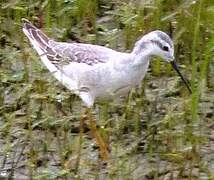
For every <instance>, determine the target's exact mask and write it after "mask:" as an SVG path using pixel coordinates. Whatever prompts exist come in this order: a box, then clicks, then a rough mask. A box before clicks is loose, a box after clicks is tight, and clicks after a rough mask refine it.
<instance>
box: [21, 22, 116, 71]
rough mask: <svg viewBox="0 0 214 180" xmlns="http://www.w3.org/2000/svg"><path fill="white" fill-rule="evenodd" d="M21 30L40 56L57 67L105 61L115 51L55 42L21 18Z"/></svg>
mask: <svg viewBox="0 0 214 180" xmlns="http://www.w3.org/2000/svg"><path fill="white" fill-rule="evenodd" d="M23 21H24V26H23V31H24V33H25V34H26V36H27V37H28V38H29V40H30V41H31V43H32V44H33V45H34V48H35V49H36V50H37V52H38V53H39V55H40V56H46V57H47V59H48V60H49V61H50V62H51V63H52V64H54V65H55V66H56V67H57V68H59V67H60V66H63V65H68V64H70V63H72V62H76V63H85V64H88V65H90V66H93V65H95V64H98V63H106V62H108V61H109V60H110V57H112V53H113V55H114V53H117V52H116V51H114V50H112V49H109V48H106V47H103V46H97V45H91V44H83V43H63V42H56V41H54V40H52V39H50V38H48V37H47V36H46V35H45V34H44V33H42V31H40V30H39V29H38V28H36V27H35V26H34V25H32V23H31V22H29V21H28V20H26V19H23Z"/></svg>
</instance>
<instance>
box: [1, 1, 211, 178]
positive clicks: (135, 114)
mask: <svg viewBox="0 0 214 180" xmlns="http://www.w3.org/2000/svg"><path fill="white" fill-rule="evenodd" d="M23 17H24V18H27V19H29V20H31V21H32V22H33V23H34V24H35V25H36V26H37V27H39V28H41V29H42V30H43V31H44V32H45V33H46V34H48V35H49V36H50V37H53V38H54V39H55V40H59V41H67V42H73V41H76V42H87V43H92V44H99V45H103V46H106V47H110V48H113V49H116V50H119V51H130V50H131V49H132V47H133V44H134V43H135V41H136V40H137V39H138V38H139V37H140V36H142V35H143V34H145V33H147V32H149V31H151V30H154V29H160V30H162V31H165V32H167V33H168V34H170V36H171V37H172V38H173V40H174V43H175V56H176V60H177V63H178V64H179V66H180V69H181V71H182V73H183V75H184V76H186V78H187V79H189V81H190V84H191V88H192V91H193V93H192V94H191V95H190V94H189V92H188V91H187V90H186V88H185V86H184V85H183V84H182V82H181V80H180V78H179V77H178V76H177V74H176V73H175V72H174V71H173V70H172V68H171V66H170V65H168V64H165V63H164V62H162V61H161V60H160V59H158V58H154V60H152V62H151V65H150V69H149V71H148V73H147V75H146V77H145V79H144V80H143V81H142V87H141V88H140V89H133V90H132V91H131V92H130V93H129V95H128V97H127V98H124V99H122V100H121V101H111V102H99V103H97V104H96V105H95V106H94V116H95V118H96V119H97V124H98V127H99V130H100V132H101V134H102V135H103V138H104V139H105V140H106V141H107V142H108V144H109V146H110V147H111V158H110V160H109V161H107V162H105V163H104V162H103V161H102V160H101V158H100V157H99V149H98V147H97V145H96V143H95V141H94V139H93V138H92V136H91V134H90V131H88V129H87V127H85V128H84V135H83V139H82V143H81V148H79V123H80V121H79V120H80V118H81V115H82V113H83V107H82V103H81V101H80V99H79V98H78V97H77V96H75V95H73V94H71V93H70V92H69V91H68V90H67V89H65V88H64V87H63V86H62V85H61V84H60V83H59V82H58V81H56V80H55V79H54V77H53V76H52V75H51V74H50V73H49V72H48V70H47V69H46V68H45V67H44V65H43V64H42V63H41V61H40V59H39V57H38V56H37V54H36V52H35V50H33V49H32V47H31V46H30V44H29V42H28V41H27V38H26V37H25V36H24V34H23V32H22V30H21V29H22V27H21V26H22V24H21V18H23ZM0 23H1V25H0V179H3V178H5V179H21V180H22V179H127V180H128V179H136V180H138V179H210V180H211V179H214V116H213V113H214V80H213V77H214V56H213V51H214V1H213V0H187V1H184V0H143V1H140V0H125V1H119V0H109V1H107V0H56V1H54V0H43V1H41V0H30V1H27V0H22V1H20V0H8V1H5V0H0Z"/></svg>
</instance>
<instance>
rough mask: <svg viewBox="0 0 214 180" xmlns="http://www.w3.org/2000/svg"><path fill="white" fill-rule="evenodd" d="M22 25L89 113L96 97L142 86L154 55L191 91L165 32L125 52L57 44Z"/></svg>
mask: <svg viewBox="0 0 214 180" xmlns="http://www.w3.org/2000/svg"><path fill="white" fill-rule="evenodd" d="M23 22H24V24H23V32H24V34H25V35H26V36H27V37H28V39H29V40H30V42H31V44H32V45H33V47H34V48H35V49H36V51H37V53H38V54H39V56H40V58H41V60H42V62H43V63H44V64H45V66H46V67H47V68H48V69H49V71H50V72H51V74H52V75H53V76H54V77H55V78H56V79H57V80H59V81H60V82H61V83H62V84H63V85H64V86H66V87H67V88H68V89H69V90H71V91H72V92H73V93H75V94H76V95H78V96H79V97H80V98H81V99H82V101H83V102H84V104H85V106H86V107H87V112H88V114H90V111H89V109H90V108H91V107H92V106H93V104H94V101H95V100H96V99H97V98H100V99H111V98H113V97H115V96H121V95H124V94H127V93H128V92H129V91H130V89H131V88H134V87H135V86H137V85H139V84H140V82H141V81H142V80H143V78H144V76H145V74H146V72H147V69H148V66H149V63H150V60H151V57H152V56H159V57H161V58H163V60H164V61H166V62H169V63H171V64H172V67H173V68H174V69H175V70H176V71H177V73H178V74H179V76H180V77H181V79H182V80H183V82H184V83H185V85H186V86H187V88H188V90H189V91H190V92H191V89H190V87H189V86H188V83H187V81H186V80H185V79H184V78H183V76H182V74H181V73H180V71H179V70H178V68H177V65H176V62H175V59H174V45H173V42H172V40H171V38H170V37H169V36H168V35H167V34H166V33H164V32H162V31H158V30H157V31H152V32H150V33H148V34H146V35H144V36H143V37H142V38H141V39H140V40H139V41H137V42H136V43H135V46H134V48H133V50H132V52H131V53H124V52H118V51H115V50H113V49H110V48H106V47H103V46H98V45H92V44H83V43H66V42H57V41H54V40H53V39H50V38H49V37H47V36H46V35H45V34H44V33H42V32H41V31H40V30H39V29H37V28H36V27H35V26H33V25H32V23H31V22H29V21H28V20H26V19H23ZM89 116H90V115H89ZM90 117H91V116H90ZM90 119H91V129H92V131H93V134H94V136H95V138H96V141H97V143H98V145H99V147H100V149H101V156H102V157H103V159H108V157H109V152H108V149H107V145H106V144H105V143H104V141H103V140H102V138H101V136H100V135H99V133H98V131H97V129H96V125H95V122H94V121H92V118H90Z"/></svg>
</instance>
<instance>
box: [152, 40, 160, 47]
mask: <svg viewBox="0 0 214 180" xmlns="http://www.w3.org/2000/svg"><path fill="white" fill-rule="evenodd" d="M151 42H152V43H154V44H156V45H157V46H158V47H159V48H160V49H163V46H162V44H161V42H160V41H157V40H151Z"/></svg>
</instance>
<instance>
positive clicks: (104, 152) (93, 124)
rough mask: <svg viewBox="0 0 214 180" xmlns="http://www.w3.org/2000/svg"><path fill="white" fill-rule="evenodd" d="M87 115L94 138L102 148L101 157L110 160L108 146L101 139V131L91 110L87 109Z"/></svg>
mask: <svg viewBox="0 0 214 180" xmlns="http://www.w3.org/2000/svg"><path fill="white" fill-rule="evenodd" d="M86 114H87V115H88V118H89V123H90V124H89V127H90V130H91V132H92V135H93V136H94V138H95V140H96V143H97V145H98V146H99V148H100V155H101V158H102V159H103V160H109V158H110V153H109V150H108V145H107V144H106V143H105V142H104V140H103V138H102V137H101V135H100V133H99V130H98V129H97V124H96V121H95V120H94V119H93V117H92V114H91V110H90V109H89V108H87V109H86Z"/></svg>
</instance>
